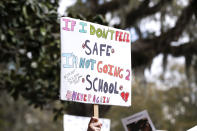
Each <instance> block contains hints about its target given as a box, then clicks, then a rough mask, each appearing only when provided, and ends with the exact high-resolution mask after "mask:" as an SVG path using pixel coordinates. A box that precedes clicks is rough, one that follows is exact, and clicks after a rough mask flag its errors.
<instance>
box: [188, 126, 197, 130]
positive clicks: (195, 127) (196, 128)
mask: <svg viewBox="0 0 197 131" xmlns="http://www.w3.org/2000/svg"><path fill="white" fill-rule="evenodd" d="M187 131H197V126H194V127H192V128H191V129H189V130H187Z"/></svg>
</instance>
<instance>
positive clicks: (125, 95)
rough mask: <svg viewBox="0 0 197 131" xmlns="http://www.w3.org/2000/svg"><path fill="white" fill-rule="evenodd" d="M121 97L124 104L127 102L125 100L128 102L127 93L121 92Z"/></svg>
mask: <svg viewBox="0 0 197 131" xmlns="http://www.w3.org/2000/svg"><path fill="white" fill-rule="evenodd" d="M120 95H121V97H122V99H123V100H124V101H125V102H127V100H128V97H129V92H126V93H125V92H122V93H121V94H120Z"/></svg>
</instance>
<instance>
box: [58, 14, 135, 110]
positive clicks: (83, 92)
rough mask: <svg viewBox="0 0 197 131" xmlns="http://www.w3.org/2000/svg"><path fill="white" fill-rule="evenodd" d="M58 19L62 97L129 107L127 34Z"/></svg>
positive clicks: (73, 20)
mask: <svg viewBox="0 0 197 131" xmlns="http://www.w3.org/2000/svg"><path fill="white" fill-rule="evenodd" d="M60 21H61V22H60V23H61V26H60V30H61V90H60V92H61V93H60V94H61V99H62V100H67V101H74V102H81V103H90V104H103V105H120V106H130V105H131V41H130V33H129V32H128V31H124V30H119V29H115V28H111V27H107V26H103V25H99V24H95V23H91V22H86V21H82V20H78V19H73V18H69V17H62V18H61V20H60Z"/></svg>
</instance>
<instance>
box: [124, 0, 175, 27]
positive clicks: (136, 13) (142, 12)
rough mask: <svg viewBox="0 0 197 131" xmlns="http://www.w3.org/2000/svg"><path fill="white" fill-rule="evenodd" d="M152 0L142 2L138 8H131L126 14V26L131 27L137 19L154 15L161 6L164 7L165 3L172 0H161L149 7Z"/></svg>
mask: <svg viewBox="0 0 197 131" xmlns="http://www.w3.org/2000/svg"><path fill="white" fill-rule="evenodd" d="M149 1H150V0H144V2H142V3H141V4H140V5H139V7H138V8H136V9H133V10H131V12H130V13H128V14H127V16H126V24H125V27H124V28H126V27H130V26H132V25H133V24H135V23H136V21H137V20H139V19H141V18H143V17H146V16H148V15H152V14H154V13H156V12H158V11H159V10H160V9H161V7H163V6H164V5H165V4H167V3H169V2H171V1H172V0H161V1H160V2H159V3H157V4H156V5H155V6H153V7H149V6H148V4H149Z"/></svg>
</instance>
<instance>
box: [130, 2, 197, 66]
mask: <svg viewBox="0 0 197 131" xmlns="http://www.w3.org/2000/svg"><path fill="white" fill-rule="evenodd" d="M196 5H197V1H196V0H192V1H191V2H190V4H189V5H188V6H187V7H186V8H185V9H184V10H183V11H182V14H181V16H180V17H179V19H178V20H177V22H176V25H175V27H173V28H171V29H170V30H168V31H167V32H166V33H164V34H161V35H160V36H159V37H155V38H152V39H142V40H137V41H135V42H134V43H133V44H132V45H131V53H132V55H131V56H132V61H133V62H132V67H133V68H135V67H138V66H142V65H146V64H149V63H150V62H151V61H152V59H153V58H154V57H155V56H156V55H158V54H159V53H164V52H168V53H171V54H172V55H174V56H178V55H181V53H182V55H184V54H185V53H192V52H193V53H194V52H195V51H196V47H194V43H193V44H188V45H187V44H186V45H184V47H182V46H180V47H171V46H170V43H171V42H172V41H174V40H177V39H178V38H179V37H180V35H181V34H182V32H183V31H184V29H185V27H186V26H187V24H188V23H189V21H190V19H191V18H192V15H193V14H194V13H195V6H196ZM188 46H189V47H188ZM190 46H192V48H190ZM173 49H174V50H175V51H174V52H173ZM189 50H192V51H189ZM185 51H187V52H185ZM196 52H197V51H196Z"/></svg>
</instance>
